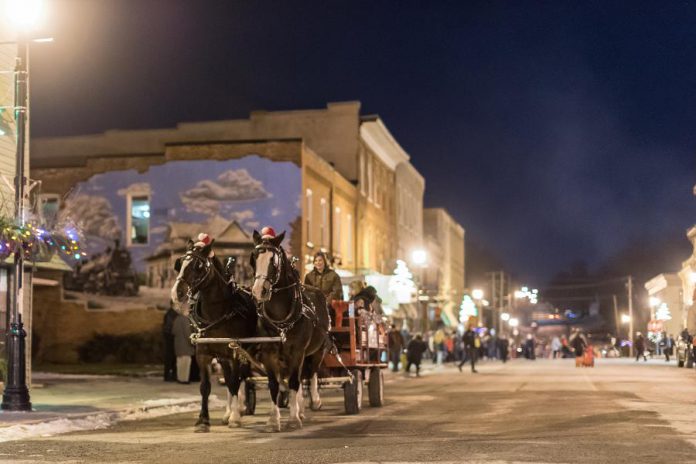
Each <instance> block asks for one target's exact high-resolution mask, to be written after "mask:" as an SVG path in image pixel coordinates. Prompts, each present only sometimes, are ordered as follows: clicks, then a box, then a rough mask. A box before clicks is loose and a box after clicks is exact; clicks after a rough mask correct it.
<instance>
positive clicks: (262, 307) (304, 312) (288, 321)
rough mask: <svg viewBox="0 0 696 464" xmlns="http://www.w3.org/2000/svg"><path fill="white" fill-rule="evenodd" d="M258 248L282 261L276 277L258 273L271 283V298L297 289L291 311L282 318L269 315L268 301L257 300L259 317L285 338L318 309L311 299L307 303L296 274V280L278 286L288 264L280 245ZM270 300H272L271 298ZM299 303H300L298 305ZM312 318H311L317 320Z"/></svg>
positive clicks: (267, 245)
mask: <svg viewBox="0 0 696 464" xmlns="http://www.w3.org/2000/svg"><path fill="white" fill-rule="evenodd" d="M256 250H258V251H261V250H263V251H269V252H271V253H273V254H274V255H275V256H278V257H279V258H280V259H279V261H280V263H279V265H278V268H276V269H275V276H274V277H275V279H273V280H271V279H269V278H268V275H263V274H256V275H255V278H256V279H259V278H262V279H264V280H265V281H266V282H268V283H269V284H270V287H271V288H270V292H271V298H273V295H276V294H278V293H279V292H282V291H284V290H289V289H291V288H294V289H295V290H294V291H293V294H292V301H291V303H290V311H289V312H288V315H287V316H286V317H285V318H283V319H281V320H277V319H273V318H272V317H271V316H269V315H268V312H267V310H266V303H267V302H257V303H256V312H257V314H258V316H259V318H260V319H261V320H262V321H264V322H266V323H267V324H268V325H270V326H271V327H273V328H274V329H275V330H276V331H277V332H278V333H279V334H280V336H281V338H283V339H285V335H286V333H287V332H288V331H290V330H292V328H293V327H294V326H295V324H296V323H297V322H298V321H299V320H300V319H301V318H302V317H306V318H308V319H311V318H310V317H309V315H308V313H310V312H311V313H312V314H316V309H315V308H314V304H313V303H312V302H311V300H309V304H310V305H311V307H310V306H308V305H307V304H305V298H304V296H303V294H302V290H303V289H304V286H303V285H301V284H300V282H299V279H297V277H296V276H292V277H290V280H295V281H294V282H292V283H290V284H288V285H285V286H283V287H276V285H277V284H278V283H279V282H280V279H281V278H282V276H283V270H284V268H285V266H287V265H288V261H287V257H286V256H285V253H283V251H282V250H280V249H279V248H278V247H275V246H272V245H270V244H267V243H263V244H259V245H257V246H256ZM286 274H287V273H286ZM269 301H270V300H269ZM298 303H299V305H298ZM315 319H316V318H314V319H311V320H315Z"/></svg>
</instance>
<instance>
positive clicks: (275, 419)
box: [266, 368, 280, 432]
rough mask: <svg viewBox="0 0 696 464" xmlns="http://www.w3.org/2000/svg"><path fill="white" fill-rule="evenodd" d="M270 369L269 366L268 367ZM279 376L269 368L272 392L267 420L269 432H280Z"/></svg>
mask: <svg viewBox="0 0 696 464" xmlns="http://www.w3.org/2000/svg"><path fill="white" fill-rule="evenodd" d="M266 369H268V368H266ZM278 387H279V384H278V377H277V375H276V373H275V372H273V371H271V370H268V390H269V391H270V392H271V402H272V403H271V412H270V415H269V417H268V422H266V431H267V432H280V408H279V407H278Z"/></svg>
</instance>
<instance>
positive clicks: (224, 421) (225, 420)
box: [222, 416, 230, 425]
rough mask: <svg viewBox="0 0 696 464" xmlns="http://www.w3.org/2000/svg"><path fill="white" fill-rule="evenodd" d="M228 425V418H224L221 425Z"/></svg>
mask: <svg viewBox="0 0 696 464" xmlns="http://www.w3.org/2000/svg"><path fill="white" fill-rule="evenodd" d="M229 423H230V416H224V417H223V418H222V425H227V424H229Z"/></svg>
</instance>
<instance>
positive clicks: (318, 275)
mask: <svg viewBox="0 0 696 464" xmlns="http://www.w3.org/2000/svg"><path fill="white" fill-rule="evenodd" d="M304 283H305V285H311V286H312V287H316V288H318V289H319V290H321V292H322V293H323V294H324V296H325V297H326V302H327V303H331V300H338V301H341V300H343V287H342V286H341V278H340V277H339V276H338V274H336V271H334V270H333V269H329V268H328V267H326V268H324V272H319V271H318V270H317V268H316V267H315V268H314V269H312V271H311V272H310V273H309V274H307V275H306V276H305V280H304Z"/></svg>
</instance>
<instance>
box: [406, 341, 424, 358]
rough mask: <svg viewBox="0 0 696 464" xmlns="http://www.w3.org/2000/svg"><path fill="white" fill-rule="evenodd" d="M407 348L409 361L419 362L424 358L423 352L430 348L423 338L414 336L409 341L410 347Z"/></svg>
mask: <svg viewBox="0 0 696 464" xmlns="http://www.w3.org/2000/svg"><path fill="white" fill-rule="evenodd" d="M406 349H407V350H408V351H407V353H406V359H407V360H408V362H412V363H414V364H419V363H420V362H421V359H423V353H425V350H427V349H428V345H426V344H425V342H424V341H423V340H419V339H418V338H414V339H413V340H411V341H410V342H409V343H408V347H407V348H406Z"/></svg>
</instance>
